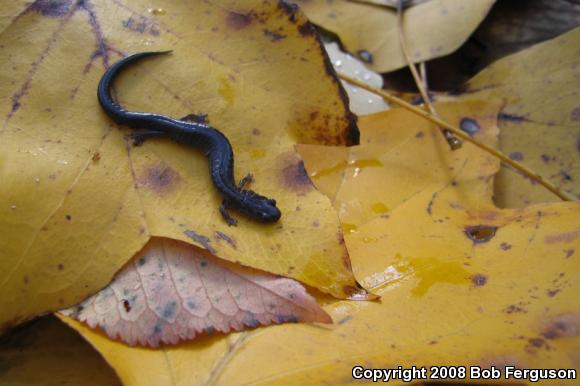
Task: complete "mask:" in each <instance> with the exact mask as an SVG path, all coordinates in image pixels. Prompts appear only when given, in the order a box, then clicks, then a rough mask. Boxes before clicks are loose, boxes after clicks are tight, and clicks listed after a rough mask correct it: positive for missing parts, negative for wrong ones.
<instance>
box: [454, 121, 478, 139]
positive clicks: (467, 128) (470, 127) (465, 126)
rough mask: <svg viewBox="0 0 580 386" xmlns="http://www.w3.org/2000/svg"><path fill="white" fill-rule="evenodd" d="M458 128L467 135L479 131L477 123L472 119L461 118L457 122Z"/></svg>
mask: <svg viewBox="0 0 580 386" xmlns="http://www.w3.org/2000/svg"><path fill="white" fill-rule="evenodd" d="M459 128H460V129H461V130H463V131H464V132H466V133H467V134H469V135H474V134H475V133H477V132H478V131H479V129H480V127H479V123H477V121H476V120H475V119H473V118H462V119H461V121H460V122H459Z"/></svg>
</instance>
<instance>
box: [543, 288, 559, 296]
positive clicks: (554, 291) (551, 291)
mask: <svg viewBox="0 0 580 386" xmlns="http://www.w3.org/2000/svg"><path fill="white" fill-rule="evenodd" d="M558 292H560V290H559V289H557V288H556V289H551V290H547V291H546V295H548V297H550V298H553V297H554V296H556V295H557V294H558Z"/></svg>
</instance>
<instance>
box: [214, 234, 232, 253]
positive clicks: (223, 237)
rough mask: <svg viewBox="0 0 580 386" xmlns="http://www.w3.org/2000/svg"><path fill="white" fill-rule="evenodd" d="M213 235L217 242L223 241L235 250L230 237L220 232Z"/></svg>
mask: <svg viewBox="0 0 580 386" xmlns="http://www.w3.org/2000/svg"><path fill="white" fill-rule="evenodd" d="M215 235H216V238H217V239H218V240H223V241H225V242H226V243H228V244H229V245H231V247H232V248H234V249H237V245H236V241H235V240H234V239H233V238H232V237H231V236H228V235H227V234H225V233H223V232H220V231H216V232H215Z"/></svg>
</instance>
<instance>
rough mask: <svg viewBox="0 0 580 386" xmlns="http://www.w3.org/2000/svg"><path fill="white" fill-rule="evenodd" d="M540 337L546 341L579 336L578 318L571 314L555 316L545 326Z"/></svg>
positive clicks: (579, 322) (579, 325)
mask: <svg viewBox="0 0 580 386" xmlns="http://www.w3.org/2000/svg"><path fill="white" fill-rule="evenodd" d="M542 336H543V337H544V338H546V339H558V338H571V337H577V336H580V316H579V315H578V314H571V313H570V314H561V315H556V316H555V317H553V318H552V319H551V320H550V321H549V323H548V324H547V325H546V327H545V328H544V330H543V332H542Z"/></svg>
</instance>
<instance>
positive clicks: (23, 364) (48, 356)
mask: <svg viewBox="0 0 580 386" xmlns="http://www.w3.org/2000/svg"><path fill="white" fill-rule="evenodd" d="M0 384H2V385H7V386H8V385H15V386H16V385H18V386H26V385H30V386H35V385H87V386H116V385H119V386H120V385H121V383H120V382H119V379H118V378H117V376H116V375H115V373H114V372H113V370H112V369H111V368H110V367H109V366H108V365H107V363H106V362H105V361H104V360H103V358H102V357H101V356H100V355H99V354H98V353H96V352H95V350H94V349H93V348H92V347H91V346H90V345H89V344H88V343H87V342H86V341H85V340H84V339H83V338H81V337H80V336H78V334H77V333H76V332H74V331H71V329H70V328H68V327H67V326H66V325H65V324H64V323H62V322H60V321H59V320H58V319H56V318H54V317H42V318H39V319H37V320H34V321H32V322H30V323H27V324H24V325H22V326H18V327H17V328H16V329H15V330H12V331H10V332H8V333H7V334H5V335H3V336H2V337H0Z"/></svg>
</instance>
